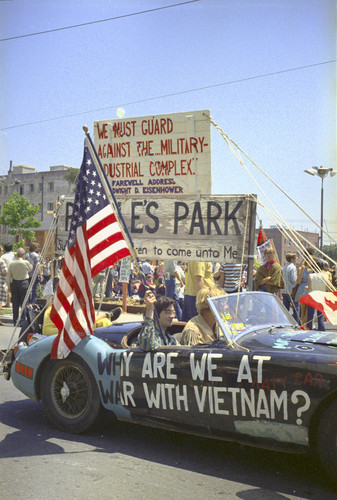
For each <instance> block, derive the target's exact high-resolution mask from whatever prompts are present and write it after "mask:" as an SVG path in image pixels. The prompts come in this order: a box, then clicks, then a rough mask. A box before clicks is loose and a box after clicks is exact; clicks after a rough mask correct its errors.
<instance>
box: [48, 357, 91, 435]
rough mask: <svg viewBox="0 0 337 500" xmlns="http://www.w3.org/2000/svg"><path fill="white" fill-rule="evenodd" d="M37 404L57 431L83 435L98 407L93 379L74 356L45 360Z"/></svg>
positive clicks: (79, 359) (86, 368)
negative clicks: (81, 433) (39, 403)
mask: <svg viewBox="0 0 337 500" xmlns="http://www.w3.org/2000/svg"><path fill="white" fill-rule="evenodd" d="M41 380H42V382H41V400H42V403H43V406H44V409H45V411H46V414H47V416H48V418H49V419H50V420H51V422H52V423H53V424H54V425H55V426H56V427H58V428H59V429H61V430H64V431H67V432H75V433H79V432H84V431H85V430H87V429H88V428H89V427H90V426H91V425H92V424H93V423H94V421H95V420H96V418H97V416H98V414H99V412H100V408H101V404H100V399H99V393H98V389H97V384H96V381H95V378H94V376H93V374H92V371H91V370H90V368H89V366H88V365H87V364H86V363H85V362H84V361H83V360H82V359H81V358H79V357H78V356H76V355H74V354H70V356H69V357H68V358H67V359H62V360H49V361H48V362H47V364H46V366H45V368H44V371H43V373H42V377H41Z"/></svg>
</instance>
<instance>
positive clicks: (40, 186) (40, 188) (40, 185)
mask: <svg viewBox="0 0 337 500" xmlns="http://www.w3.org/2000/svg"><path fill="white" fill-rule="evenodd" d="M38 189H39V192H40V193H41V191H42V182H39V188H38Z"/></svg>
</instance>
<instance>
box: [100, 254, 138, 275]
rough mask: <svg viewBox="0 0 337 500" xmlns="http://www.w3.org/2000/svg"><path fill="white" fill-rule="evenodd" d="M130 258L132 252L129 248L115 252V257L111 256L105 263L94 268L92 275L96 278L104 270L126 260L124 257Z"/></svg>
mask: <svg viewBox="0 0 337 500" xmlns="http://www.w3.org/2000/svg"><path fill="white" fill-rule="evenodd" d="M129 256H130V251H129V249H128V248H121V249H120V250H119V251H118V252H115V253H114V254H113V255H110V256H109V257H107V258H106V259H104V261H102V262H100V263H99V264H97V266H95V267H93V269H92V273H94V274H92V275H93V276H96V274H98V273H99V272H101V271H103V269H105V268H107V267H109V266H113V265H114V264H115V262H117V261H118V260H121V259H124V257H129Z"/></svg>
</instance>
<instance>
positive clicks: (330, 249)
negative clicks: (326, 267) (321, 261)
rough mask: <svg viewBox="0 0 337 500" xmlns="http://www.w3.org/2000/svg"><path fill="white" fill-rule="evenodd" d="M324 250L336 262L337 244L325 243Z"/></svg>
mask: <svg viewBox="0 0 337 500" xmlns="http://www.w3.org/2000/svg"><path fill="white" fill-rule="evenodd" d="M323 252H324V253H326V254H327V255H329V257H331V259H333V260H334V261H335V262H336V261H337V245H324V246H323Z"/></svg>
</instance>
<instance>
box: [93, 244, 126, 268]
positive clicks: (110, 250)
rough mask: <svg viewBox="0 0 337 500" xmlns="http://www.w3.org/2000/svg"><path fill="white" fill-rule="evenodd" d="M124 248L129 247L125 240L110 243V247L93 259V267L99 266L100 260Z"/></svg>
mask: <svg viewBox="0 0 337 500" xmlns="http://www.w3.org/2000/svg"><path fill="white" fill-rule="evenodd" d="M123 248H127V245H125V241H124V240H123V241H116V243H114V244H113V245H110V246H109V247H108V248H105V249H104V250H102V251H101V252H99V253H98V254H97V255H95V256H94V257H93V258H92V259H91V267H95V266H97V265H98V264H99V263H100V262H102V261H104V260H105V259H107V258H108V257H110V255H111V254H112V253H116V252H118V251H119V250H122V249H123Z"/></svg>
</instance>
